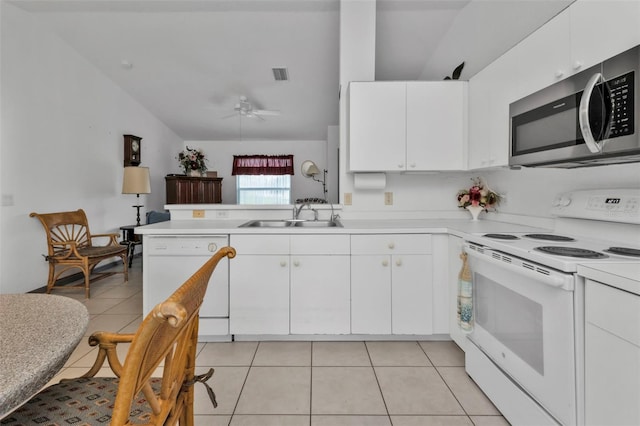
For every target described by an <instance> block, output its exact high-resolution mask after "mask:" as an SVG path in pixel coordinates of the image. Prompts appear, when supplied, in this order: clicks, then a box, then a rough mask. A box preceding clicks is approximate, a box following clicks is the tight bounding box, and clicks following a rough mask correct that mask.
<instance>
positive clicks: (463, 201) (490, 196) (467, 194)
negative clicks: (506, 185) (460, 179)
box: [457, 177, 502, 220]
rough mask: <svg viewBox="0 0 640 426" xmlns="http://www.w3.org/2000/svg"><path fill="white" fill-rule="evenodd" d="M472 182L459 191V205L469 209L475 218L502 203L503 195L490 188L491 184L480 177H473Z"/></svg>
mask: <svg viewBox="0 0 640 426" xmlns="http://www.w3.org/2000/svg"><path fill="white" fill-rule="evenodd" d="M471 182H472V185H471V187H470V188H469V189H461V190H460V191H458V194H457V198H458V207H460V208H461V209H467V210H469V212H470V213H471V216H472V217H473V220H478V215H479V214H480V212H482V211H489V209H490V208H495V206H497V205H498V204H500V201H501V199H502V197H501V196H500V194H498V193H497V192H494V191H492V190H491V189H489V186H488V185H487V184H486V183H485V182H484V181H483V180H482V179H481V178H479V177H477V178H472V179H471Z"/></svg>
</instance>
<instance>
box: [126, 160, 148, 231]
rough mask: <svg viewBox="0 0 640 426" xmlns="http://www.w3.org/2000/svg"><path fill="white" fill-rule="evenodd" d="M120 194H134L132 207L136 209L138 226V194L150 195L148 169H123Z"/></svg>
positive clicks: (139, 205)
mask: <svg viewBox="0 0 640 426" xmlns="http://www.w3.org/2000/svg"><path fill="white" fill-rule="evenodd" d="M122 193H123V194H136V197H137V201H136V205H135V206H132V207H135V208H136V212H137V217H136V226H140V207H143V206H142V205H141V204H140V194H150V193H151V182H150V179H149V168H148V167H137V166H131V167H125V168H124V178H123V179H122Z"/></svg>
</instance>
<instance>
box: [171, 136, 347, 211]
mask: <svg viewBox="0 0 640 426" xmlns="http://www.w3.org/2000/svg"><path fill="white" fill-rule="evenodd" d="M186 146H189V147H190V148H202V150H203V151H204V153H205V156H206V158H207V169H208V170H209V171H216V172H218V177H221V178H223V180H222V203H223V204H235V203H236V201H237V200H236V178H235V176H231V170H232V167H233V156H234V155H253V154H256V155H281V154H282V155H286V154H293V161H294V173H295V174H294V175H293V176H292V177H291V202H292V203H293V202H295V200H296V199H297V198H307V197H314V198H315V197H317V198H323V194H322V184H321V183H318V182H316V181H314V180H312V179H310V178H305V177H303V176H302V174H301V173H300V165H301V164H302V162H303V161H305V160H311V161H313V162H315V163H316V164H317V166H318V168H319V169H320V170H323V169H328V167H327V164H328V163H327V141H272V140H270V141H185V142H184V146H183V147H182V148H181V149H184V147H186ZM179 151H180V150H176V152H175V154H174V157H177V156H178V152H179ZM173 173H183V171H182V169H181V168H180V167H179V165H178V160H177V159H175V163H174V166H173ZM329 174H330V175H332V176H336V175H337V171H336V170H329ZM329 195H330V199H331V198H334V199H335V198H337V197H336V196H335V194H329Z"/></svg>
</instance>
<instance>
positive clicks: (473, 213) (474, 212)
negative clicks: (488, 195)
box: [466, 206, 484, 220]
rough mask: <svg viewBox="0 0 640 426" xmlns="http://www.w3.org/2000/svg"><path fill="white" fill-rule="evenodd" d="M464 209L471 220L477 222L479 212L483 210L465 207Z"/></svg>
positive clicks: (477, 207)
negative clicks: (467, 211) (469, 214)
mask: <svg viewBox="0 0 640 426" xmlns="http://www.w3.org/2000/svg"><path fill="white" fill-rule="evenodd" d="M466 209H467V210H469V213H471V220H478V216H479V215H480V212H481V211H483V210H484V207H480V206H467V207H466Z"/></svg>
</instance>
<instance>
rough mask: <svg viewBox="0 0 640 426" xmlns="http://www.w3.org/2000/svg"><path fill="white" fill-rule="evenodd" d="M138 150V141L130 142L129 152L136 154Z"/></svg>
mask: <svg viewBox="0 0 640 426" xmlns="http://www.w3.org/2000/svg"><path fill="white" fill-rule="evenodd" d="M139 149H140V144H139V143H138V141H133V142H131V150H132V151H133V152H138V150H139Z"/></svg>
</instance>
